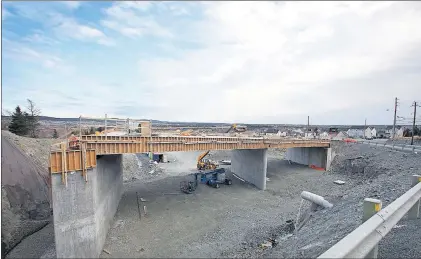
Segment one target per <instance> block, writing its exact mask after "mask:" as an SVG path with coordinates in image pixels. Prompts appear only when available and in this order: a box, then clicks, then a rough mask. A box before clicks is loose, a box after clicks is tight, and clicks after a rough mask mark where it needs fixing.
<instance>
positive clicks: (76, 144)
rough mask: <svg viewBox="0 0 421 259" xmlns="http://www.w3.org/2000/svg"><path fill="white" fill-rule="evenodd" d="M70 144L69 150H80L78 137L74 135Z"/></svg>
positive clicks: (70, 139)
mask: <svg viewBox="0 0 421 259" xmlns="http://www.w3.org/2000/svg"><path fill="white" fill-rule="evenodd" d="M68 143H69V149H72V150H79V149H80V141H79V138H78V137H76V136H75V135H73V134H72V135H71V136H70V138H69V140H68Z"/></svg>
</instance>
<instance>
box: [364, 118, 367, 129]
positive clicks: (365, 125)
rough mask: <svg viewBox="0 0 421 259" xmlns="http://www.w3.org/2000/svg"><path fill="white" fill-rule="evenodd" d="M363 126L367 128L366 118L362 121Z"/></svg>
mask: <svg viewBox="0 0 421 259" xmlns="http://www.w3.org/2000/svg"><path fill="white" fill-rule="evenodd" d="M364 128H367V118H365V121H364Z"/></svg>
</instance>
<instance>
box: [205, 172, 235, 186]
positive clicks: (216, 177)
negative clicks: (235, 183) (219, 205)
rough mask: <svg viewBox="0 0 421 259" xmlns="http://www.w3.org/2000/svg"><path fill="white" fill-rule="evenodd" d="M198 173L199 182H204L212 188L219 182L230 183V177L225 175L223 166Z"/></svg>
mask: <svg viewBox="0 0 421 259" xmlns="http://www.w3.org/2000/svg"><path fill="white" fill-rule="evenodd" d="M197 174H199V175H200V182H201V183H205V184H207V185H209V186H212V187H214V188H219V184H226V185H231V184H232V181H231V179H228V178H227V177H226V175H225V169H224V168H218V169H214V170H205V171H201V172H200V173H197Z"/></svg>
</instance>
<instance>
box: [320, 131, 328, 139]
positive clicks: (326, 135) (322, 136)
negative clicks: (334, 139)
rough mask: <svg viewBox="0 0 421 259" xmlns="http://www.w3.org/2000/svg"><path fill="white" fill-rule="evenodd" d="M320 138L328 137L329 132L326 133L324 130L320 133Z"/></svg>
mask: <svg viewBox="0 0 421 259" xmlns="http://www.w3.org/2000/svg"><path fill="white" fill-rule="evenodd" d="M319 136H320V139H330V136H329V133H327V132H326V131H324V132H322V133H320V135H319Z"/></svg>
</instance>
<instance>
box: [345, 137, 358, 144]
mask: <svg viewBox="0 0 421 259" xmlns="http://www.w3.org/2000/svg"><path fill="white" fill-rule="evenodd" d="M344 142H346V143H356V142H357V141H356V140H355V139H352V138H346V139H344Z"/></svg>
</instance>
